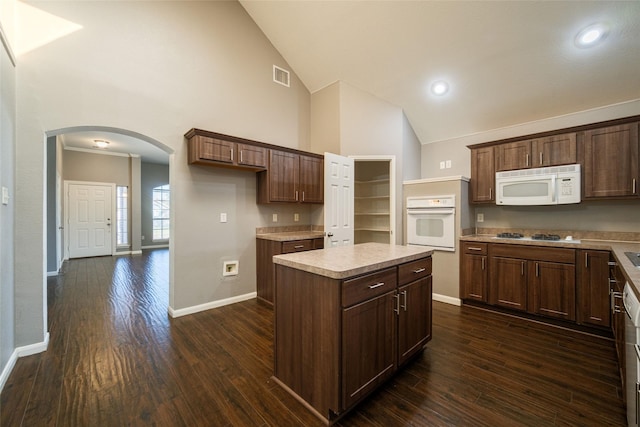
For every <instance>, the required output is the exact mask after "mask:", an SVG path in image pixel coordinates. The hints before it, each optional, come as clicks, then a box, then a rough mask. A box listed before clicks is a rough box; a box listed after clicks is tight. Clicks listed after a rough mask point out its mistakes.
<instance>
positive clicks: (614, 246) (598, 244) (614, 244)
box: [460, 234, 640, 298]
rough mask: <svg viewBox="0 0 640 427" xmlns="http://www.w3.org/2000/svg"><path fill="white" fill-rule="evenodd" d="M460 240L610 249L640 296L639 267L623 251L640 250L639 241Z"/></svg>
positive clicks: (480, 237)
mask: <svg viewBox="0 0 640 427" xmlns="http://www.w3.org/2000/svg"><path fill="white" fill-rule="evenodd" d="M460 240H461V241H466V242H485V243H500V244H512V245H530V246H549V247H554V248H570V249H593V250H602V251H610V252H611V253H612V254H613V257H614V258H615V260H616V262H617V263H618V265H620V267H621V269H622V272H623V273H624V276H625V279H626V280H627V281H628V282H629V284H630V285H631V286H632V287H633V288H635V292H636V295H637V296H638V297H639V298H640V268H639V267H636V266H634V265H633V264H632V263H631V261H630V260H629V258H628V257H627V256H626V255H625V254H624V253H625V252H640V242H621V241H614V240H592V239H581V240H555V241H550V240H523V239H501V238H497V237H495V236H493V235H486V234H479V235H469V236H462V237H461V238H460Z"/></svg>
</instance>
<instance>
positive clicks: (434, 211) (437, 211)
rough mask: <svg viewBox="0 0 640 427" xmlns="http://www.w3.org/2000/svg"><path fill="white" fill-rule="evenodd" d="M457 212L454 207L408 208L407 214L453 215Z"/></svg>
mask: <svg viewBox="0 0 640 427" xmlns="http://www.w3.org/2000/svg"><path fill="white" fill-rule="evenodd" d="M454 212H455V209H454V208H451V209H419V210H418V209H410V208H409V209H407V215H424V214H427V215H428V214H445V215H453V214H454Z"/></svg>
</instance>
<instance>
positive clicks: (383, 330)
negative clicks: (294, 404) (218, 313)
mask: <svg viewBox="0 0 640 427" xmlns="http://www.w3.org/2000/svg"><path fill="white" fill-rule="evenodd" d="M431 267H432V263H431V257H425V258H420V259H417V260H414V261H410V262H406V263H397V264H396V265H392V266H390V267H387V268H384V269H381V270H377V271H373V272H372V273H368V274H365V275H361V276H356V277H347V278H343V279H332V278H330V277H326V276H321V275H317V274H314V273H311V272H308V271H302V270H297V269H295V268H291V267H286V266H283V265H281V264H276V280H277V295H276V303H275V308H276V310H275V322H276V323H275V378H276V379H277V380H278V382H280V383H282V384H284V385H286V386H287V387H288V389H289V390H291V391H292V392H293V393H295V394H296V395H297V396H298V397H300V398H302V399H303V400H305V401H306V402H307V403H308V404H309V405H311V406H312V407H313V408H314V410H315V411H317V413H318V414H319V415H320V416H321V417H322V418H323V419H324V420H325V421H326V422H328V423H329V424H331V422H332V421H333V420H335V419H336V418H337V417H339V416H340V415H341V414H343V413H344V412H346V411H348V410H349V409H350V408H352V407H353V406H354V405H355V404H357V403H358V402H359V401H361V400H362V399H363V398H364V397H366V396H367V395H369V394H371V392H373V391H374V390H375V389H376V388H377V387H379V386H380V385H381V384H382V383H383V382H385V381H386V380H388V379H389V378H390V377H391V376H392V375H394V374H395V373H396V372H397V370H398V369H399V368H400V367H402V366H403V365H404V364H405V363H407V362H408V361H409V360H411V358H412V357H413V356H415V355H416V354H417V353H418V352H419V351H420V350H422V348H423V347H424V345H425V344H426V343H427V342H428V341H429V340H430V339H431V336H432V317H431V316H432V314H431V313H432V310H431V308H432V307H431V299H432V282H431V270H432V268H431Z"/></svg>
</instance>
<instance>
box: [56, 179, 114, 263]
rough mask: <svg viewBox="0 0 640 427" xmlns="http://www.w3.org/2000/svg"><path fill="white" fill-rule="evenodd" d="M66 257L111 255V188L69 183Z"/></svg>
mask: <svg viewBox="0 0 640 427" xmlns="http://www.w3.org/2000/svg"><path fill="white" fill-rule="evenodd" d="M68 197H69V201H68V205H67V206H68V207H69V210H68V226H69V258H82V257H92V256H103V255H111V248H112V234H111V233H112V232H111V218H112V206H113V199H112V198H113V185H110V184H96V185H88V184H69V192H68Z"/></svg>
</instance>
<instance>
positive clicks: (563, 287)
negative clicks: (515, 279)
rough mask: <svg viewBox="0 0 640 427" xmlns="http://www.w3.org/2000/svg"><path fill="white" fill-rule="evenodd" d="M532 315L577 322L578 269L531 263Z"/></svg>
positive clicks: (529, 287) (530, 306) (530, 308)
mask: <svg viewBox="0 0 640 427" xmlns="http://www.w3.org/2000/svg"><path fill="white" fill-rule="evenodd" d="M529 277H530V279H529V283H528V291H529V312H531V313H534V314H539V315H542V316H547V317H554V318H557V319H563V320H571V321H575V320H576V270H575V266H573V265H568V264H558V263H553V262H540V261H529Z"/></svg>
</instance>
